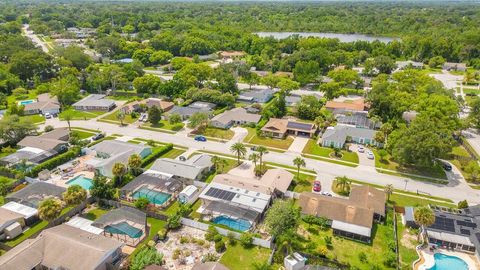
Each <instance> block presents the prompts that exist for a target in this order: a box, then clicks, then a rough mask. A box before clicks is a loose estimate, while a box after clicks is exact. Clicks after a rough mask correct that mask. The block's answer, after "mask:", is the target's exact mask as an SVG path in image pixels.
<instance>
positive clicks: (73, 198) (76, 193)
mask: <svg viewBox="0 0 480 270" xmlns="http://www.w3.org/2000/svg"><path fill="white" fill-rule="evenodd" d="M62 196H63V200H64V201H65V202H66V203H67V204H68V205H77V204H80V203H81V202H83V201H85V200H86V199H87V191H86V190H85V189H84V188H82V187H81V186H79V185H71V186H69V187H68V188H67V191H65V192H64V193H63V194H62Z"/></svg>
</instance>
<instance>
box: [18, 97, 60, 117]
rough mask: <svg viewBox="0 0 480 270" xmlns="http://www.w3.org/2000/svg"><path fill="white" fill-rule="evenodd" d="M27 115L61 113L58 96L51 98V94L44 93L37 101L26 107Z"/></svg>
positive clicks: (24, 110) (25, 112)
mask: <svg viewBox="0 0 480 270" xmlns="http://www.w3.org/2000/svg"><path fill="white" fill-rule="evenodd" d="M24 106H25V107H24V109H23V112H24V114H25V115H31V114H43V115H45V114H46V113H49V114H58V113H59V112H60V102H58V98H57V97H56V96H50V93H44V94H40V95H38V96H37V101H36V102H32V103H28V104H25V105H24Z"/></svg>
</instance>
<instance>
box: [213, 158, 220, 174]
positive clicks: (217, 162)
mask: <svg viewBox="0 0 480 270" xmlns="http://www.w3.org/2000/svg"><path fill="white" fill-rule="evenodd" d="M220 160H221V159H220V158H219V157H218V156H213V157H212V163H213V167H214V168H215V171H218V167H219V165H220Z"/></svg>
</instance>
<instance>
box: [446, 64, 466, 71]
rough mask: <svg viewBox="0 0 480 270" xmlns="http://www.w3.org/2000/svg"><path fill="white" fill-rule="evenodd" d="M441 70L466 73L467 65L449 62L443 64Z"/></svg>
mask: <svg viewBox="0 0 480 270" xmlns="http://www.w3.org/2000/svg"><path fill="white" fill-rule="evenodd" d="M442 69H443V70H448V71H452V70H453V71H466V70H467V64H465V63H451V62H445V63H444V64H443V65H442Z"/></svg>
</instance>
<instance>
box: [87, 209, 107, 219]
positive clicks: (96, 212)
mask: <svg viewBox="0 0 480 270" xmlns="http://www.w3.org/2000/svg"><path fill="white" fill-rule="evenodd" d="M107 212H108V210H107V209H102V208H95V209H92V210H90V211H88V213H87V214H86V215H85V218H86V219H89V220H92V221H94V220H97V219H98V218H99V217H101V216H103V215H104V214H106V213H107Z"/></svg>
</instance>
